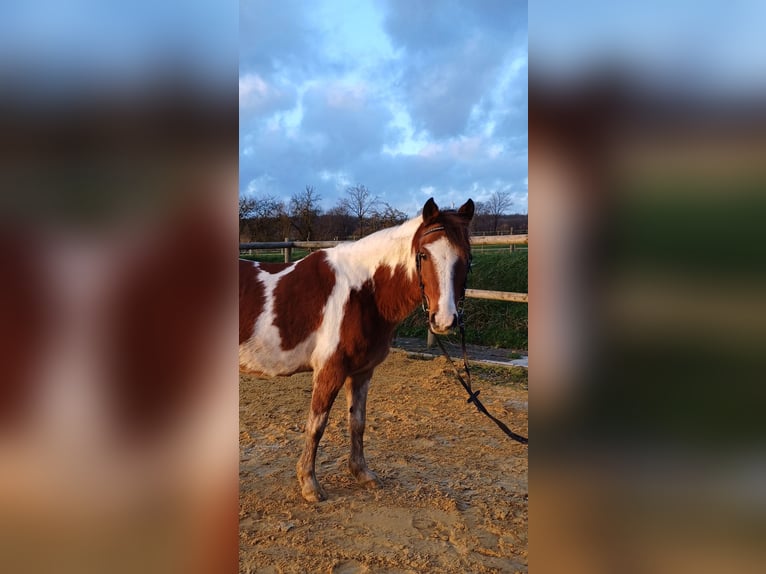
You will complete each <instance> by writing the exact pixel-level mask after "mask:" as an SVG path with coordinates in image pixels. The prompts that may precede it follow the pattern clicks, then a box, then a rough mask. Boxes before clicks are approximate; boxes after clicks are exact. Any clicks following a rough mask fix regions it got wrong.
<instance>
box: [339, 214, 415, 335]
mask: <svg viewBox="0 0 766 574" xmlns="http://www.w3.org/2000/svg"><path fill="white" fill-rule="evenodd" d="M420 223H421V219H420V218H419V217H417V218H415V219H411V220H409V221H407V222H405V223H403V224H402V225H399V226H396V227H391V228H389V229H384V230H382V231H379V232H377V233H373V234H372V235H368V236H367V237H364V238H363V239H360V240H359V241H356V242H354V243H351V244H347V245H345V246H344V248H343V249H342V250H341V251H340V252H339V255H341V256H342V257H343V259H345V260H346V262H347V263H348V264H349V265H350V267H353V269H354V271H353V272H354V273H355V274H358V277H359V281H358V282H359V283H361V282H364V281H367V280H370V279H371V280H373V281H374V283H375V300H376V302H377V304H378V310H379V311H380V312H381V315H383V317H384V318H385V319H386V320H388V321H390V322H392V323H398V322H400V321H403V320H404V319H405V318H406V317H407V316H408V315H409V314H410V313H411V312H412V310H413V309H414V308H415V306H417V304H418V303H419V302H420V287H419V282H418V278H417V270H416V265H415V256H414V254H413V253H412V239H413V237H414V235H415V232H416V231H417V229H418V227H419V226H420ZM352 283H356V282H355V281H352Z"/></svg>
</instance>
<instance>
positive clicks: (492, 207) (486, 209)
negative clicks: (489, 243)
mask: <svg viewBox="0 0 766 574" xmlns="http://www.w3.org/2000/svg"><path fill="white" fill-rule="evenodd" d="M512 204H513V201H511V193H510V192H508V191H496V192H494V193H493V194H492V195H491V196H490V197H489V199H488V200H487V201H485V202H483V203H482V204H481V206H480V207H481V210H482V211H480V213H482V212H483V213H486V214H487V215H489V216H490V217H491V220H492V233H494V234H496V233H497V225H498V223H499V221H500V217H502V216H503V215H505V212H506V211H507V210H508V208H509V207H511V205H512Z"/></svg>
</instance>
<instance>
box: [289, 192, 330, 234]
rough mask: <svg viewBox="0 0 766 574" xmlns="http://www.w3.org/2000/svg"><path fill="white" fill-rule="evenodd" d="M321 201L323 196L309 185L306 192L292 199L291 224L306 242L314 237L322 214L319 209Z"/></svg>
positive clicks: (296, 194) (295, 195) (294, 195)
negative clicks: (318, 218) (317, 219)
mask: <svg viewBox="0 0 766 574" xmlns="http://www.w3.org/2000/svg"><path fill="white" fill-rule="evenodd" d="M321 199H322V196H321V195H319V194H318V193H316V192H315V191H314V186H313V185H307V186H306V189H305V190H304V191H302V192H301V193H295V194H293V196H292V197H291V198H290V223H291V225H292V226H293V228H294V229H295V230H296V231H297V232H298V236H299V238H300V239H302V240H304V241H309V240H310V239H311V238H312V237H313V236H314V223H315V221H316V218H317V217H319V214H320V213H321V212H322V210H321V208H320V207H319V201H320V200H321Z"/></svg>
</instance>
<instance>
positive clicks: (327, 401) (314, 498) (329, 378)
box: [296, 366, 346, 502]
mask: <svg viewBox="0 0 766 574" xmlns="http://www.w3.org/2000/svg"><path fill="white" fill-rule="evenodd" d="M345 378H346V377H345V374H343V373H342V372H341V371H340V370H339V369H335V368H331V367H329V366H325V367H324V368H323V369H322V370H321V371H319V372H318V373H316V372H315V374H314V382H313V390H312V392H311V409H310V410H309V416H308V420H307V421H306V445H305V447H304V448H303V454H302V455H301V457H300V459H298V464H297V467H296V470H297V472H298V483H299V484H300V486H301V495H302V496H303V498H305V499H306V500H308V501H309V502H319V501H320V500H325V499H326V498H327V493H325V491H324V489H323V488H322V487H321V486H320V485H319V481H318V480H317V475H316V470H315V464H316V456H317V447H318V446H319V441H320V440H321V439H322V435H323V434H324V429H325V427H326V426H327V418H328V416H329V414H330V407H332V404H333V402H334V401H335V397H336V396H337V395H338V391H339V390H340V388H341V386H342V385H343V381H344V380H345Z"/></svg>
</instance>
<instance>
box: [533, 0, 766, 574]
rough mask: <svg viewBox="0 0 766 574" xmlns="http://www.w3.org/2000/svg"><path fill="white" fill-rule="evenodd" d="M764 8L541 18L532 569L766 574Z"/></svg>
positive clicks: (726, 6)
mask: <svg viewBox="0 0 766 574" xmlns="http://www.w3.org/2000/svg"><path fill="white" fill-rule="evenodd" d="M764 22H766V9H764V5H763V4H762V3H755V2H732V3H721V2H694V3H692V2H674V3H660V2H641V3H634V2H628V3H606V2H578V3H576V4H572V3H564V2H551V1H543V2H535V3H531V4H530V11H529V30H530V56H531V58H530V90H529V93H530V96H529V98H530V102H529V104H530V108H529V109H530V114H529V116H530V117H529V136H530V137H529V141H530V156H529V157H530V159H529V168H530V169H529V171H530V204H529V205H530V211H529V213H530V219H531V220H533V221H532V222H531V223H530V229H531V230H532V231H531V234H532V236H534V239H532V242H534V245H535V249H534V251H533V254H532V257H531V259H530V277H529V290H530V292H531V296H530V308H529V317H530V385H529V387H530V404H531V405H532V408H531V418H530V421H531V429H532V430H530V435H531V437H532V447H531V450H530V453H531V456H530V468H531V472H530V536H529V539H530V550H529V551H530V570H531V571H532V572H560V571H567V572H589V573H593V572H682V571H683V572H685V571H696V572H722V571H727V572H761V571H763V569H764V566H766V548H765V547H764V545H763V544H762V541H763V539H764V534H766V459H765V458H764V440H763V439H764V423H763V420H764V418H763V412H764V407H766V388H765V387H764V385H763V380H764V375H763V373H764V372H765V371H764V367H766V364H764V355H763V352H762V349H763V347H764V341H766V300H765V298H764V292H766V291H765V290H764V287H766V273H765V272H764V265H763V262H764V261H765V260H766V259H765V258H764V255H766V253H765V252H764V250H765V249H766V226H764V225H763V222H762V219H763V215H764V208H765V207H766V195H765V194H764V191H766V161H764V160H765V159H766V105H765V104H764V102H766V99H764V96H765V95H766V58H765V57H764V56H765V55H766V44H764V43H763V41H762V39H761V36H762V34H761V30H762V28H763V24H764Z"/></svg>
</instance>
